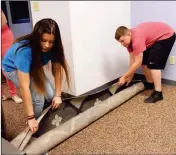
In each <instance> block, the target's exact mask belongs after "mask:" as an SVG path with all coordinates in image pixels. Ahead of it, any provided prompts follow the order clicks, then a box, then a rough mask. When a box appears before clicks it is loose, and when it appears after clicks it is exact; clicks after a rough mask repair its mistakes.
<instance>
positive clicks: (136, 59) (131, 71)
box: [118, 53, 143, 85]
mask: <svg viewBox="0 0 176 155" xmlns="http://www.w3.org/2000/svg"><path fill="white" fill-rule="evenodd" d="M142 60H143V53H140V54H138V55H137V56H134V62H133V64H132V65H131V67H130V68H129V70H128V71H127V72H126V73H125V74H124V75H123V76H122V77H121V78H120V79H119V82H118V83H119V85H123V84H125V82H126V79H127V78H129V77H130V76H132V75H133V74H134V73H135V71H136V70H137V69H138V68H139V67H140V66H141V64H142Z"/></svg>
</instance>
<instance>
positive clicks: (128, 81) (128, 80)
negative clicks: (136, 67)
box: [126, 74, 134, 86]
mask: <svg viewBox="0 0 176 155" xmlns="http://www.w3.org/2000/svg"><path fill="white" fill-rule="evenodd" d="M133 76H134V74H133V75H132V76H130V77H129V78H128V79H126V82H127V84H126V86H128V85H129V83H130V82H131V80H132V79H133Z"/></svg>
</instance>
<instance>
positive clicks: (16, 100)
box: [12, 95, 23, 103]
mask: <svg viewBox="0 0 176 155" xmlns="http://www.w3.org/2000/svg"><path fill="white" fill-rule="evenodd" d="M12 100H14V101H15V103H22V102H23V100H22V99H21V98H20V97H19V96H18V95H14V96H12Z"/></svg>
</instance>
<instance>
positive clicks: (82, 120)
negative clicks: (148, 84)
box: [24, 83, 144, 154]
mask: <svg viewBox="0 0 176 155" xmlns="http://www.w3.org/2000/svg"><path fill="white" fill-rule="evenodd" d="M142 90H144V85H143V84H142V83H137V84H134V85H132V86H131V87H128V88H126V89H124V90H122V91H120V92H119V93H117V94H115V95H113V96H111V97H109V98H107V99H106V100H104V101H100V102H98V103H97V104H95V106H93V107H91V108H90V109H88V110H86V111H84V112H83V113H80V114H79V115H77V116H75V117H73V118H71V119H70V120H68V121H66V122H65V123H63V124H61V125H60V126H58V127H56V128H54V129H53V130H50V131H48V132H46V133H45V134H43V135H42V136H40V137H39V138H37V139H35V140H34V141H32V142H31V143H30V144H29V145H27V146H26V148H25V149H24V151H25V152H26V153H27V154H43V153H46V152H48V151H49V150H50V149H52V148H53V147H55V146H57V145H58V144H60V143H61V142H63V141H64V140H66V139H67V138H69V137H70V136H72V135H73V134H75V133H77V132H78V131H80V130H81V129H83V128H85V127H86V126H88V125H89V124H91V123H92V122H94V121H96V120H97V119H99V118H100V117H102V116H103V115H105V114H107V113H108V112H110V111H111V110H113V109H115V108H116V107H118V106H119V105H121V104H123V103H124V102H126V101H127V100H129V99H130V98H132V97H133V96H135V95H136V94H137V93H139V92H141V91H142ZM117 119H118V118H117Z"/></svg>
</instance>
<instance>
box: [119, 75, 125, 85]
mask: <svg viewBox="0 0 176 155" xmlns="http://www.w3.org/2000/svg"><path fill="white" fill-rule="evenodd" d="M125 82H126V79H125V78H124V77H123V76H122V77H121V78H120V79H119V81H118V82H117V84H118V85H119V86H122V85H124V84H125Z"/></svg>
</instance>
